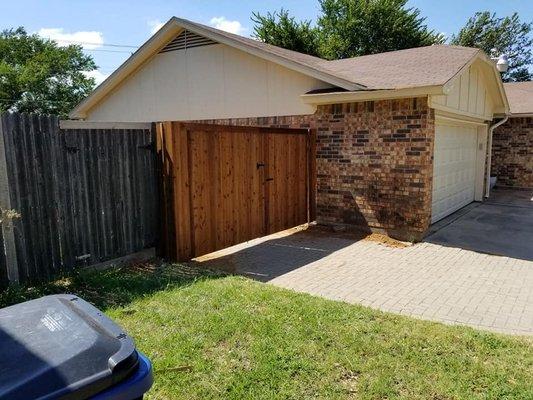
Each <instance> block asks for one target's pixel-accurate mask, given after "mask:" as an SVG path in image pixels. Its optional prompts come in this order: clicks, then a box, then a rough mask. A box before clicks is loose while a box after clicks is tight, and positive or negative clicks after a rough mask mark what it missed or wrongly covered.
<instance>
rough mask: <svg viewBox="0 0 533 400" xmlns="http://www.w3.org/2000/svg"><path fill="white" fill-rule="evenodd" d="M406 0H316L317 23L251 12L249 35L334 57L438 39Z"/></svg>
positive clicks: (282, 13)
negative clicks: (251, 23) (251, 25)
mask: <svg viewBox="0 0 533 400" xmlns="http://www.w3.org/2000/svg"><path fill="white" fill-rule="evenodd" d="M406 3H407V0H320V6H321V13H320V15H319V18H318V26H316V27H313V26H312V25H311V22H310V21H304V22H297V21H296V20H295V19H294V17H290V16H289V13H288V11H285V10H283V9H282V10H281V11H279V12H274V13H269V14H267V15H266V16H262V15H260V14H258V13H254V14H253V17H252V20H253V21H254V22H255V27H254V32H255V37H257V38H258V39H259V40H261V41H263V42H266V43H270V44H273V45H276V46H280V47H284V48H286V49H290V50H295V51H299V52H302V53H307V54H311V55H317V56H319V57H322V58H326V59H330V60H334V59H339V58H348V57H355V56H361V55H365V54H374V53H382V52H384V51H392V50H400V49H406V48H411V47H420V46H428V45H432V44H435V43H443V42H444V40H445V38H444V37H443V36H442V35H441V34H437V33H435V32H434V31H432V30H429V29H428V28H427V26H426V25H425V24H424V21H425V18H423V17H421V16H420V11H419V10H418V9H416V8H407V7H406Z"/></svg>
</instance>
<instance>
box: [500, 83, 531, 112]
mask: <svg viewBox="0 0 533 400" xmlns="http://www.w3.org/2000/svg"><path fill="white" fill-rule="evenodd" d="M503 87H504V89H505V93H506V94H507V99H508V100H509V107H510V109H511V114H533V82H532V81H528V82H511V83H504V84H503Z"/></svg>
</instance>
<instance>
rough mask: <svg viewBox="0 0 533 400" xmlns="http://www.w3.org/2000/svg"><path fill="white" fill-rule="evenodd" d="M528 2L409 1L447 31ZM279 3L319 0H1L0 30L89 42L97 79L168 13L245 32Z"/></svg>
mask: <svg viewBox="0 0 533 400" xmlns="http://www.w3.org/2000/svg"><path fill="white" fill-rule="evenodd" d="M532 4H533V3H532V2H531V0H504V1H502V0H441V1H434V0H409V5H410V6H412V7H417V8H419V9H420V10H421V13H422V15H424V16H426V17H427V20H426V22H427V24H428V26H429V27H430V28H432V29H435V30H437V31H439V32H443V33H445V34H446V35H451V34H452V33H454V32H457V30H458V29H459V28H460V27H461V26H462V25H463V24H464V22H465V21H466V20H467V19H468V17H469V16H471V15H472V14H474V12H476V11H479V10H490V11H494V12H496V13H497V14H498V15H501V16H504V15H510V14H511V13H513V12H514V11H517V12H518V13H519V14H520V16H521V18H522V19H523V20H526V21H532V20H533V5H532ZM281 7H283V8H285V9H287V10H289V11H290V12H291V14H292V15H294V16H296V17H297V18H301V19H311V20H315V18H316V16H317V14H318V12H319V6H318V0H300V1H297V0H248V1H237V0H233V1H231V0H214V1H212V0H211V1H209V0H196V1H192V0H189V1H183V0H152V1H135V0H129V1H127V0H107V1H104V0H46V1H45V0H0V29H6V28H10V27H17V26H24V27H26V29H27V30H28V31H29V32H39V33H40V34H41V35H43V36H47V37H51V38H54V39H58V40H60V43H65V44H66V43H69V42H72V41H79V42H87V43H94V44H92V45H84V47H85V51H87V53H88V54H91V55H92V56H93V57H94V59H95V60H96V63H97V64H98V66H99V71H98V72H96V73H95V74H94V76H95V77H96V78H97V80H102V79H103V78H104V77H105V76H107V75H109V74H110V73H111V72H112V71H113V70H114V69H115V68H117V67H118V66H119V65H120V64H121V63H122V62H123V61H124V60H125V59H126V58H127V57H128V56H129V54H130V52H132V51H134V50H135V48H134V47H135V46H139V45H141V44H142V43H143V42H144V41H145V40H147V39H148V38H149V37H150V35H151V34H152V32H153V30H154V29H155V28H156V27H157V26H158V25H159V24H161V23H163V22H165V21H167V20H168V19H169V18H170V17H171V16H173V15H175V16H179V17H183V18H187V19H191V20H194V21H197V22H201V23H204V24H209V25H213V26H217V27H220V28H222V29H226V30H230V31H234V32H237V33H240V34H242V35H245V36H248V35H250V34H251V33H252V30H253V23H252V22H251V21H250V16H251V14H252V12H253V11H259V12H261V13H266V12H267V11H274V10H278V9H280V8H281ZM106 44H113V45H116V44H118V45H126V46H132V47H114V46H106Z"/></svg>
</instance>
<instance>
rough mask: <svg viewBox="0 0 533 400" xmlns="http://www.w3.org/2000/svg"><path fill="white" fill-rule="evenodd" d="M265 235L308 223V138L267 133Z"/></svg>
mask: <svg viewBox="0 0 533 400" xmlns="http://www.w3.org/2000/svg"><path fill="white" fill-rule="evenodd" d="M266 141H267V155H266V159H267V162H266V165H267V172H266V175H267V180H266V183H265V184H266V185H267V189H266V196H267V204H268V208H267V217H266V220H267V224H268V225H267V232H268V233H274V232H279V231H281V230H284V229H288V228H291V227H293V226H297V225H301V224H304V223H306V222H307V221H308V202H309V194H308V181H309V180H308V151H307V147H308V143H307V142H308V136H307V135H305V134H301V133H300V134H298V133H290V132H289V133H268V134H267V135H266Z"/></svg>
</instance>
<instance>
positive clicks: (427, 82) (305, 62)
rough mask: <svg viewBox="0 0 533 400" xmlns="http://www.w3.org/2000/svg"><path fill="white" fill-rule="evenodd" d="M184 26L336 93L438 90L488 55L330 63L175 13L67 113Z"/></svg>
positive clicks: (452, 53) (417, 53)
mask: <svg viewBox="0 0 533 400" xmlns="http://www.w3.org/2000/svg"><path fill="white" fill-rule="evenodd" d="M184 29H187V30H189V31H191V32H193V33H195V34H198V35H202V36H204V37H206V38H208V39H211V40H213V41H215V42H218V43H222V44H226V45H228V46H232V47H234V48H237V49H240V50H242V51H245V52H247V53H249V54H252V55H255V56H257V57H260V58H263V59H266V60H268V61H272V62H274V63H277V64H280V65H282V66H285V67H287V68H289V69H292V70H295V71H298V72H300V73H303V74H306V75H308V76H312V77H314V78H316V79H319V80H321V81H323V82H326V83H329V84H331V85H332V86H334V87H336V88H339V90H338V91H339V92H341V91H350V92H367V93H368V91H375V90H399V89H410V88H421V89H422V91H423V89H424V88H426V87H427V88H429V87H431V88H433V90H434V91H435V88H436V87H441V88H440V89H439V90H441V89H442V87H443V86H444V85H445V84H446V83H447V82H449V81H451V80H452V79H453V78H454V77H456V76H457V75H458V74H459V73H460V72H462V71H463V69H464V68H465V67H467V66H468V65H470V64H471V63H473V62H474V60H476V59H477V58H479V57H481V58H484V59H487V58H486V56H484V53H483V52H482V51H480V50H478V49H473V48H468V47H459V46H447V45H437V46H428V47H420V48H415V49H407V50H400V51H393V52H387V53H381V54H374V55H368V56H362V57H355V58H349V59H344V60H336V61H328V60H323V59H321V58H318V57H313V56H309V55H306V54H302V53H298V52H295V51H291V50H286V49H283V48H280V47H276V46H272V45H269V44H266V43H262V42H259V41H257V40H254V39H251V38H245V37H242V36H239V35H235V34H232V33H228V32H225V31H221V30H219V29H215V28H213V27H210V26H205V25H202V24H198V23H195V22H191V21H188V20H185V19H180V18H176V17H173V18H171V19H170V20H169V21H168V22H167V23H166V24H165V25H164V26H163V27H162V28H161V29H160V30H159V31H158V32H157V33H156V34H155V35H154V36H152V37H151V38H150V39H149V40H148V41H147V42H146V43H145V44H143V45H142V46H141V47H140V48H139V49H138V50H137V51H136V52H135V53H134V54H133V55H132V56H131V57H130V58H129V59H128V60H126V62H125V63H124V64H122V65H121V66H120V67H119V68H118V69H117V70H116V71H115V72H113V74H111V75H110V76H109V77H108V78H107V79H106V80H105V81H104V82H103V83H102V84H101V85H100V86H98V87H97V88H96V89H95V90H94V91H93V92H92V93H91V94H90V95H89V96H88V97H87V98H86V99H85V100H83V101H82V102H81V103H80V104H79V105H78V106H77V107H76V108H75V109H74V110H73V111H72V112H71V113H70V117H71V118H84V117H85V116H86V114H87V112H88V111H89V110H90V109H91V108H92V107H94V106H95V105H96V104H97V103H98V102H99V101H100V100H102V99H103V98H104V97H105V96H106V95H107V94H109V93H110V92H111V91H113V89H115V88H116V87H117V86H118V85H119V84H120V83H121V82H122V81H123V80H125V79H126V78H127V77H128V76H129V75H130V74H132V73H133V72H135V71H136V70H137V69H138V68H140V67H141V66H142V65H143V64H144V63H145V62H147V61H148V60H149V59H150V58H151V57H152V56H154V55H155V54H157V53H158V52H159V51H160V50H161V49H162V48H163V47H164V46H165V45H166V44H167V43H168V42H170V41H171V40H172V39H174V38H175V37H176V36H177V35H178V34H179V33H181V32H182V31H183V30H184ZM502 92H503V89H502ZM428 93H429V92H428ZM308 96H312V95H311V94H310V95H308ZM307 101H309V100H307Z"/></svg>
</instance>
